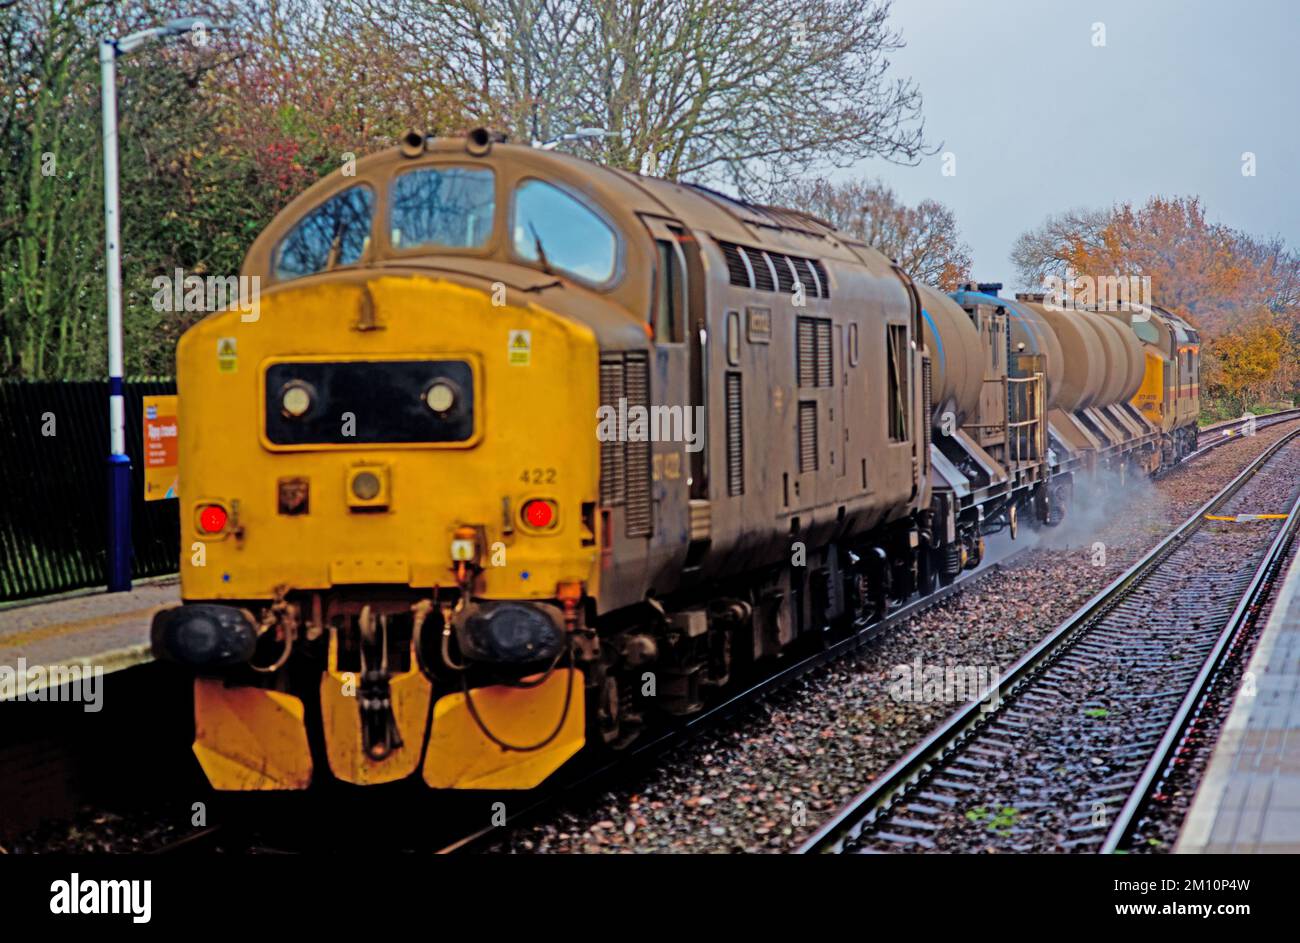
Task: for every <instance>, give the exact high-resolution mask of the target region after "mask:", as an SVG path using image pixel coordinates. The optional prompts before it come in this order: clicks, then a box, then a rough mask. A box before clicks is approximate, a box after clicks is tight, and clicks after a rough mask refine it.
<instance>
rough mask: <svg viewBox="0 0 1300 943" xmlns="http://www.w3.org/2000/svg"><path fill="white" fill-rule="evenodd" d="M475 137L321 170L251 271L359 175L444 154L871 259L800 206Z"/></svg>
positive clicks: (655, 211)
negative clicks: (486, 144)
mask: <svg viewBox="0 0 1300 943" xmlns="http://www.w3.org/2000/svg"><path fill="white" fill-rule="evenodd" d="M468 144H469V138H466V137H444V138H427V139H426V140H425V142H424V146H423V148H422V149H421V150H419V151H418V152H415V153H412V150H413V148H409V147H391V148H387V149H385V150H383V151H379V152H377V153H375V154H371V155H368V156H366V157H363V158H361V159H359V160H358V161H357V162H356V172H355V174H351V175H345V174H344V173H343V172H342V171H341V170H340V171H335V172H334V173H331V174H329V175H328V176H326V177H324V178H322V179H321V180H319V181H318V182H317V183H315V184H314V185H312V186H311V187H309V188H307V189H306V190H305V191H303V193H301V194H300V195H299V196H298V197H297V198H296V199H294V200H293V201H291V202H290V203H289V204H288V205H287V206H286V207H285V208H284V210H283V211H281V213H280V214H279V215H278V216H277V217H276V218H275V219H274V220H273V221H272V222H271V223H270V224H269V225H268V226H267V228H266V229H265V230H264V231H263V232H262V234H261V235H260V236H259V237H258V239H257V240H256V242H255V243H254V244H253V247H252V248H251V249H250V250H249V254H248V258H247V260H246V263H245V269H246V271H252V272H257V271H263V272H265V271H269V270H270V256H271V251H272V249H273V248H274V247H275V245H277V244H278V242H279V241H280V239H281V238H282V237H283V235H284V234H285V233H286V232H288V230H289V229H291V228H292V227H293V226H294V225H295V224H296V223H297V222H298V221H299V220H300V219H301V218H302V217H303V216H304V215H305V214H306V213H307V212H309V211H310V210H311V209H312V208H314V207H315V206H317V205H319V204H320V203H322V202H324V201H325V200H326V199H328V198H329V197H330V196H331V195H333V194H334V193H336V192H341V191H343V190H346V189H348V188H350V187H352V186H354V185H356V184H357V183H358V182H359V181H366V180H368V181H370V182H375V181H378V180H385V179H387V178H389V177H391V175H392V174H393V173H395V172H397V171H399V170H400V169H402V168H403V167H405V166H408V165H410V166H415V165H418V164H421V163H429V162H438V161H439V159H441V160H443V161H445V160H448V159H451V160H456V161H457V162H460V161H464V162H465V163H466V164H473V163H477V162H482V163H484V164H486V165H490V166H495V167H498V168H502V169H507V170H512V171H514V172H515V173H516V174H524V175H528V176H537V177H539V178H542V179H548V180H557V181H559V182H561V183H563V184H565V185H567V186H569V187H570V188H572V189H575V190H577V191H580V192H582V193H584V194H586V195H587V196H588V197H590V198H591V199H593V200H594V201H596V202H597V203H598V204H600V205H601V206H602V207H603V208H604V209H606V211H607V212H609V213H610V214H611V215H614V216H616V217H617V216H619V215H623V214H625V213H628V212H630V213H635V214H637V215H641V216H657V217H668V218H672V219H676V220H677V221H679V222H681V223H683V224H684V225H685V226H687V227H688V228H690V229H692V230H695V231H700V232H704V233H707V234H708V235H710V236H712V237H714V238H715V239H717V240H720V241H725V242H735V243H739V244H743V245H752V246H757V247H760V248H766V249H771V250H777V251H785V252H787V253H790V254H794V255H801V256H811V257H819V258H823V259H838V260H840V261H844V262H849V263H858V264H861V263H863V262H865V261H866V260H865V259H864V258H863V252H862V250H863V249H864V248H865V247H864V246H863V244H862V243H860V242H858V241H857V240H855V239H851V238H845V237H844V236H842V234H840V233H839V232H838V231H836V230H835V229H834V228H833V227H831V226H830V225H829V224H828V223H826V222H824V221H822V220H819V219H817V218H815V217H813V216H811V215H809V214H806V213H802V212H799V211H797V210H792V209H784V208H780V207H769V206H760V205H757V204H753V203H747V202H745V201H743V200H739V199H736V198H734V197H730V196H727V195H726V194H722V193H719V192H717V191H715V190H711V189H709V188H707V187H703V186H699V185H696V184H687V183H677V182H674V181H670V180H665V179H662V178H659V177H649V176H644V175H642V174H636V173H631V172H629V171H625V170H619V169H616V168H611V167H605V166H602V165H600V164H597V163H594V162H593V161H590V160H586V159H585V158H582V157H577V156H574V155H571V154H564V153H561V152H559V151H554V150H549V151H548V150H542V149H540V148H534V147H530V146H526V145H519V144H508V143H493V144H492V145H491V147H490V148H489V149H488V151H487V152H486V153H474V152H473V150H472V149H471V148H470V147H468ZM380 198H381V200H382V199H383V197H382V195H381V197H380ZM616 221H619V222H621V223H623V224H624V225H625V228H626V225H627V223H628V222H630V221H628V220H627V219H626V218H624V219H622V220H616Z"/></svg>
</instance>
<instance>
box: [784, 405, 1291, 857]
mask: <svg viewBox="0 0 1300 943" xmlns="http://www.w3.org/2000/svg"><path fill="white" fill-rule="evenodd" d="M1297 436H1300V429H1297V430H1293V431H1292V432H1289V433H1287V434H1286V435H1284V436H1283V437H1282V438H1280V439H1278V441H1277V442H1275V443H1273V444H1272V445H1270V446H1269V447H1268V448H1267V449H1266V450H1265V451H1264V452H1262V453H1261V454H1260V455H1259V456H1257V457H1256V458H1255V459H1254V460H1253V461H1252V462H1251V463H1250V464H1249V465H1248V466H1246V468H1245V469H1243V470H1242V471H1241V473H1240V474H1238V475H1237V476H1236V477H1235V478H1233V479H1232V481H1230V482H1229V483H1228V484H1227V485H1225V486H1224V487H1223V489H1222V490H1220V491H1219V492H1218V493H1217V494H1215V495H1214V496H1213V497H1212V498H1210V499H1209V500H1208V501H1206V502H1205V504H1203V505H1202V506H1201V507H1200V508H1198V509H1197V510H1196V511H1195V513H1193V514H1192V515H1191V516H1190V517H1188V518H1187V519H1186V520H1185V521H1183V523H1182V524H1180V525H1179V526H1178V527H1177V528H1175V529H1174V530H1173V531H1172V532H1171V533H1170V534H1168V535H1167V536H1166V537H1165V538H1164V539H1163V540H1161V541H1160V543H1158V544H1157V545H1156V546H1155V547H1153V548H1152V549H1151V550H1149V551H1148V552H1147V553H1146V554H1145V555H1143V556H1142V557H1141V558H1140V559H1139V560H1137V561H1136V562H1135V563H1134V564H1133V565H1132V566H1130V567H1129V568H1128V569H1127V570H1126V571H1125V572H1124V573H1122V574H1121V575H1120V576H1118V577H1117V578H1116V579H1115V580H1114V581H1112V582H1111V583H1110V584H1109V585H1107V586H1106V587H1104V588H1103V589H1102V590H1100V591H1099V592H1098V593H1097V594H1096V595H1094V596H1093V597H1092V598H1091V599H1090V600H1088V601H1087V602H1086V603H1084V604H1083V606H1081V607H1080V608H1079V609H1078V610H1076V611H1075V612H1074V614H1072V615H1071V616H1070V617H1069V618H1067V619H1066V620H1065V622H1063V623H1061V625H1060V626H1058V627H1057V628H1056V629H1055V630H1054V631H1053V632H1052V633H1051V634H1050V635H1049V636H1047V637H1046V638H1045V639H1043V640H1042V641H1041V642H1039V643H1038V644H1037V645H1036V646H1034V648H1032V649H1031V650H1030V651H1028V652H1027V653H1025V655H1023V656H1022V657H1021V658H1020V660H1019V661H1017V662H1016V663H1015V664H1014V665H1012V666H1011V668H1009V669H1008V670H1007V671H1006V672H1005V673H1004V674H1003V675H1002V676H1001V677H1000V678H999V679H998V680H997V681H996V682H994V684H993V685H991V686H990V688H989V691H990V692H996V694H997V701H996V703H995V704H993V705H990V706H987V707H986V705H985V702H984V700H983V699H981V700H977V701H971V702H968V703H967V704H966V705H964V706H963V707H962V708H960V709H959V710H957V711H956V712H955V713H953V714H952V715H951V716H950V717H949V718H948V719H947V720H946V721H944V722H943V723H942V724H941V725H940V726H939V727H937V728H936V729H935V730H934V731H933V732H931V733H930V735H929V736H927V737H926V738H925V739H924V740H923V741H921V743H919V744H918V745H917V746H916V747H914V748H913V749H912V750H911V751H910V752H909V753H908V754H907V755H906V756H904V757H902V758H901V759H900V760H898V762H896V763H895V764H894V765H893V766H891V767H890V768H889V769H888V770H886V771H885V773H884V774H882V775H881V777H880V778H879V779H878V780H876V781H875V782H874V783H872V785H871V786H869V787H868V788H867V789H865V790H863V791H862V792H860V793H859V794H858V795H857V796H855V797H854V798H853V799H852V800H851V801H850V802H849V803H848V804H846V805H845V806H844V807H843V808H841V809H840V811H839V812H837V813H836V814H835V815H834V816H832V817H831V818H830V819H829V820H828V821H827V822H826V823H825V824H823V825H822V826H821V827H820V828H819V829H818V830H817V831H816V832H814V833H813V834H812V835H811V836H810V837H809V838H808V839H807V840H806V841H805V842H804V843H803V845H801V846H800V847H799V849H798V851H797V853H799V854H813V853H839V852H842V851H844V849H845V846H846V845H847V844H849V843H851V842H852V841H854V840H855V839H857V838H858V837H859V836H860V835H861V834H862V832H863V830H864V829H866V828H867V827H868V826H870V825H872V824H873V823H874V822H875V821H876V820H877V819H878V818H879V817H880V815H881V813H883V812H885V811H888V810H889V809H891V808H892V807H893V806H894V804H895V802H896V800H898V799H899V798H901V797H902V796H903V794H905V793H907V792H910V791H911V789H912V788H913V787H914V786H916V785H917V784H918V783H919V782H920V781H921V780H922V779H923V778H924V777H925V776H926V775H927V774H928V773H929V772H930V771H931V770H932V769H933V768H934V766H935V764H936V763H937V762H938V761H940V760H943V759H944V758H946V757H947V756H948V755H949V754H950V753H951V752H952V751H953V750H954V749H956V748H957V747H958V746H960V745H961V743H962V742H964V741H965V739H966V738H967V737H968V736H969V735H970V734H971V733H973V732H974V731H975V730H977V729H978V728H980V727H982V726H983V725H984V724H985V723H986V722H987V721H988V720H989V719H991V718H992V717H995V716H997V714H998V711H1000V710H1002V709H1003V707H1004V706H1005V705H1006V704H1007V703H1008V702H1009V701H1010V700H1011V699H1012V696H1013V695H1014V694H1015V693H1016V692H1017V691H1018V690H1019V689H1021V688H1023V687H1025V686H1027V685H1029V684H1031V683H1032V681H1033V679H1034V678H1035V677H1036V676H1037V675H1038V674H1039V673H1040V672H1041V671H1042V669H1044V668H1045V667H1047V666H1048V665H1049V664H1050V663H1051V662H1052V661H1054V660H1055V658H1056V656H1058V655H1060V654H1061V653H1063V652H1064V651H1065V650H1066V649H1067V648H1068V647H1069V644H1070V643H1071V642H1072V641H1074V640H1075V639H1076V638H1078V637H1079V636H1081V635H1082V634H1084V633H1085V632H1086V631H1087V630H1088V629H1089V628H1091V627H1092V625H1093V623H1095V622H1096V621H1097V620H1098V619H1099V618H1100V617H1101V616H1103V615H1105V614H1106V613H1107V612H1108V611H1109V610H1110V609H1112V608H1113V607H1114V606H1115V605H1117V604H1118V603H1119V602H1120V601H1121V600H1122V599H1123V598H1124V597H1125V596H1127V595H1128V594H1129V592H1131V591H1132V590H1133V588H1134V587H1135V586H1136V585H1137V584H1138V583H1139V582H1140V581H1142V580H1143V579H1145V578H1146V577H1147V576H1149V575H1150V574H1151V573H1153V572H1155V571H1156V570H1157V569H1158V568H1159V566H1160V564H1161V563H1162V562H1163V561H1164V560H1165V559H1166V558H1167V557H1168V556H1169V555H1170V554H1171V553H1172V552H1173V551H1174V550H1175V549H1177V548H1178V547H1179V546H1181V545H1182V544H1183V543H1185V542H1186V541H1187V539H1188V538H1190V537H1191V536H1192V535H1193V534H1195V533H1196V532H1197V531H1199V530H1200V529H1201V527H1202V526H1203V525H1204V516H1205V515H1206V514H1208V513H1210V512H1212V511H1214V510H1215V509H1217V508H1218V507H1220V506H1221V505H1223V504H1224V503H1226V502H1227V501H1229V500H1230V499H1231V498H1232V497H1233V496H1235V495H1236V494H1237V493H1238V492H1239V491H1240V490H1241V489H1242V488H1243V487H1244V486H1245V485H1246V484H1247V483H1248V482H1249V481H1250V480H1251V479H1252V478H1253V477H1254V476H1255V474H1256V473H1257V472H1259V470H1260V469H1261V468H1263V467H1264V465H1266V464H1267V463H1268V461H1269V460H1270V459H1272V458H1273V456H1275V455H1276V454H1277V453H1278V452H1279V451H1281V450H1282V449H1283V448H1284V447H1285V446H1287V445H1289V444H1290V443H1291V442H1292V441H1294V440H1295V439H1296V437H1297Z"/></svg>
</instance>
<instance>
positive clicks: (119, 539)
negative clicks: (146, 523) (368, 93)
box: [99, 16, 219, 593]
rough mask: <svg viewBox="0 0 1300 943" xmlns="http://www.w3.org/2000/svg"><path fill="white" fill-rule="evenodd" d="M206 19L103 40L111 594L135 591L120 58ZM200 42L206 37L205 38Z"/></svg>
mask: <svg viewBox="0 0 1300 943" xmlns="http://www.w3.org/2000/svg"><path fill="white" fill-rule="evenodd" d="M217 28H219V27H216V26H214V25H212V24H210V23H208V22H207V21H206V20H205V19H203V18H202V17H197V16H186V17H181V18H180V19H175V20H169V21H168V22H166V23H164V24H163V25H162V26H155V27H153V28H152V29H146V30H141V31H140V32H138V33H132V34H131V35H129V36H124V37H122V38H121V39H113V38H111V37H104V38H103V39H101V40H100V41H99V74H100V84H101V91H102V96H103V97H102V107H103V112H104V242H105V246H106V249H107V255H106V258H105V264H104V274H105V278H106V280H107V282H108V591H109V592H111V593H117V592H125V591H126V590H129V589H130V588H131V459H130V458H129V457H128V456H127V454H126V405H125V402H124V400H123V396H122V393H123V390H122V257H121V246H120V236H119V233H118V198H117V58H118V56H124V55H126V54H127V53H129V52H133V51H134V50H136V49H139V48H140V47H141V46H143V45H144V44H145V43H147V42H149V41H150V40H153V39H162V38H166V37H170V36H177V35H180V34H182V33H189V34H191V35H192V36H194V37H195V40H196V42H200V43H201V42H206V38H207V30H210V29H217ZM200 37H202V38H201V39H200Z"/></svg>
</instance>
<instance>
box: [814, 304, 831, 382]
mask: <svg viewBox="0 0 1300 943" xmlns="http://www.w3.org/2000/svg"><path fill="white" fill-rule="evenodd" d="M833 349H834V348H833V346H832V342H831V322H830V321H829V320H825V319H821V318H819V319H818V321H817V385H818V386H834V385H835V356H834V353H833Z"/></svg>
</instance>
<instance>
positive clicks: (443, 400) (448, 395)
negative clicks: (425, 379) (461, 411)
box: [424, 380, 456, 413]
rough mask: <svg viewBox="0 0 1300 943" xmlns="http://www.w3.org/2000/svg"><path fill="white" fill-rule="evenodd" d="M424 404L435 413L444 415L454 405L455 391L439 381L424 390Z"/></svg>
mask: <svg viewBox="0 0 1300 943" xmlns="http://www.w3.org/2000/svg"><path fill="white" fill-rule="evenodd" d="M424 403H425V405H426V406H428V407H429V408H430V409H432V410H433V411H434V412H435V413H445V412H447V411H448V410H449V409H451V407H453V406H455V405H456V391H455V390H454V389H452V386H451V384H450V383H443V382H442V381H441V380H440V381H438V382H437V383H434V384H433V385H432V386H430V387H429V388H428V389H427V390H425V392H424Z"/></svg>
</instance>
